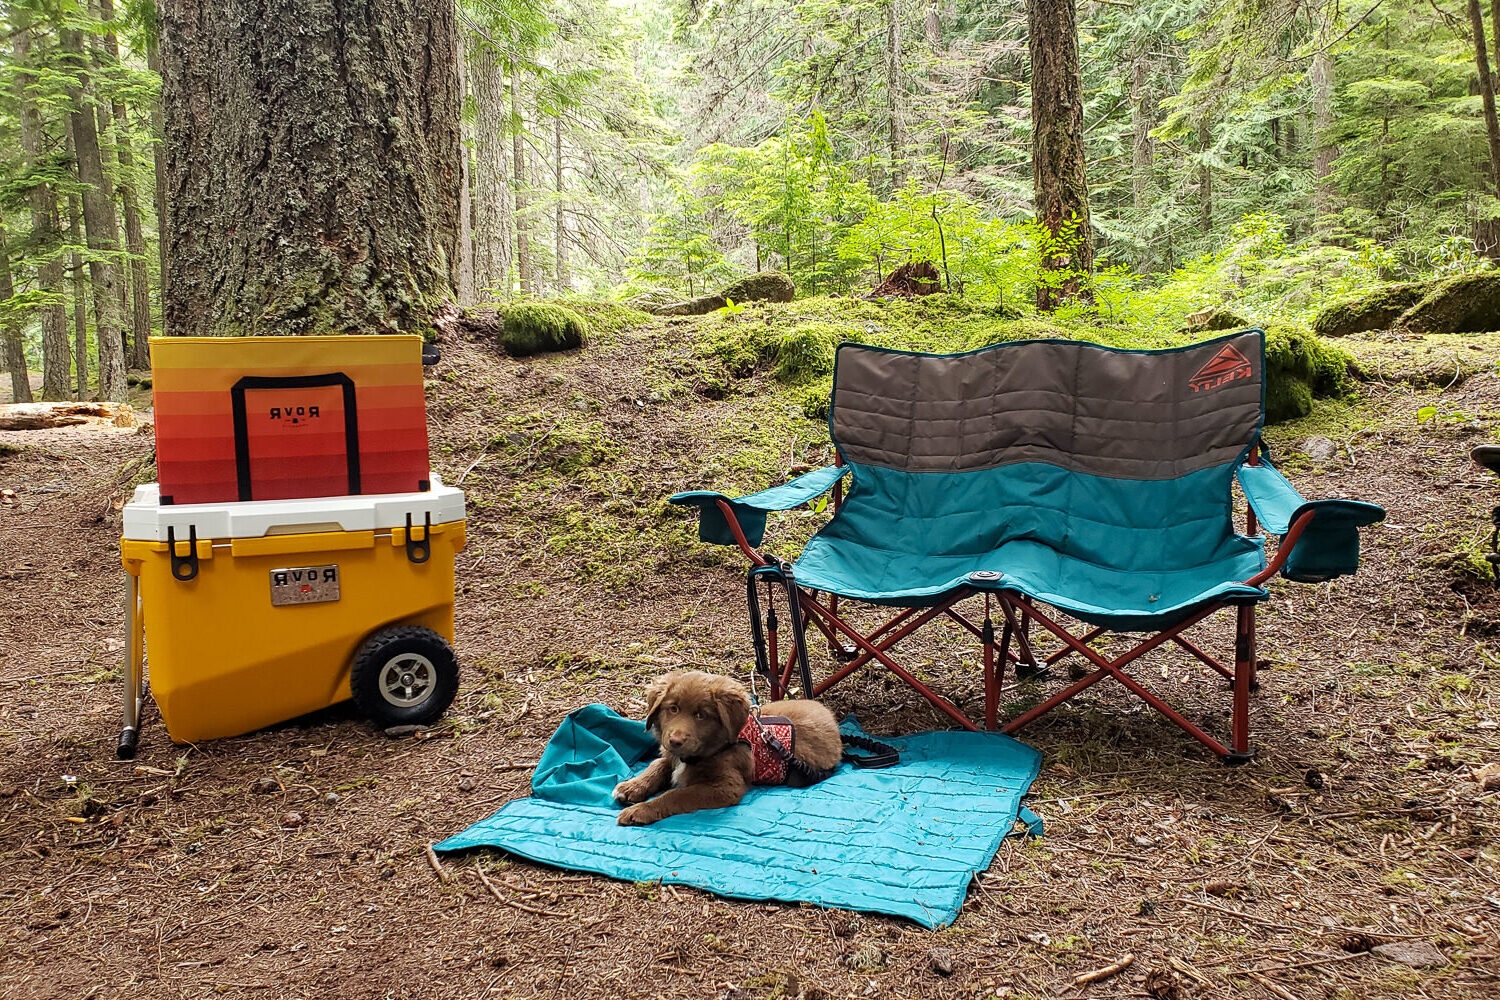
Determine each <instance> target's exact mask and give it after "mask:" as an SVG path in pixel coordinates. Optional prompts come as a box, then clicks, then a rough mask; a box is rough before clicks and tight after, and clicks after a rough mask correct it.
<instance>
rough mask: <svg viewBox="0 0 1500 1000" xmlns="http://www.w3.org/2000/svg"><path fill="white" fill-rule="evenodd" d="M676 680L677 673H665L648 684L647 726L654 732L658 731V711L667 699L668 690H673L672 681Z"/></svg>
mask: <svg viewBox="0 0 1500 1000" xmlns="http://www.w3.org/2000/svg"><path fill="white" fill-rule="evenodd" d="M676 680H677V675H676V674H663V675H662V676H660V677H658V678H657V679H656V680H654V681H652V682H651V683H650V684H648V685H647V686H646V728H647V729H649V730H651V731H652V732H653V733H654V732H656V713H657V712H660V711H661V703H662V702H664V701H666V700H667V692H668V691H671V690H672V683H673V682H674V681H676Z"/></svg>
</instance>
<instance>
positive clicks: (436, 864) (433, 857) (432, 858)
mask: <svg viewBox="0 0 1500 1000" xmlns="http://www.w3.org/2000/svg"><path fill="white" fill-rule="evenodd" d="M427 863H428V864H429V865H431V866H432V870H433V871H434V872H436V873H437V877H438V881H439V882H441V883H443V884H444V885H447V884H448V883H449V881H451V880H452V878H453V876H451V875H449V874H448V873H447V871H445V870H444V869H443V863H442V862H441V861H439V860H438V856H437V851H434V850H433V849H432V845H431V844H428V845H427Z"/></svg>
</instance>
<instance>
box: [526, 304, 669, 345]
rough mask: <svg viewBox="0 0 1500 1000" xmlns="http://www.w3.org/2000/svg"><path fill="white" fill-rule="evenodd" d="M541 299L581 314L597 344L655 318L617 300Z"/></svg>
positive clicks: (610, 340)
mask: <svg viewBox="0 0 1500 1000" xmlns="http://www.w3.org/2000/svg"><path fill="white" fill-rule="evenodd" d="M543 301H544V303H545V304H547V305H555V306H560V307H562V308H565V309H569V310H571V311H572V312H574V313H577V314H578V315H579V316H582V317H583V318H584V319H585V320H587V321H588V326H589V332H590V333H591V334H592V335H593V340H594V341H595V342H596V343H599V344H606V343H610V342H612V341H613V340H614V338H615V337H617V336H618V335H619V334H621V333H624V332H625V331H626V330H633V329H635V328H637V327H641V326H645V325H646V324H648V323H650V322H651V321H652V320H653V319H655V318H656V317H654V316H652V315H651V314H650V313H644V312H641V311H640V310H639V309H632V308H630V307H629V306H627V305H624V304H622V303H619V302H610V301H608V300H607V299H584V298H576V297H573V296H568V297H566V298H559V299H545V300H543Z"/></svg>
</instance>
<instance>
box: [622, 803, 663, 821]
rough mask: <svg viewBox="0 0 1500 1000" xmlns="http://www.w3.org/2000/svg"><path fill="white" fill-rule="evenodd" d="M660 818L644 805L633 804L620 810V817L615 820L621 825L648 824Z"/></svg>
mask: <svg viewBox="0 0 1500 1000" xmlns="http://www.w3.org/2000/svg"><path fill="white" fill-rule="evenodd" d="M659 819H661V817H660V816H657V815H654V814H653V812H652V811H651V809H650V808H648V807H647V806H646V805H644V804H642V805H634V806H630V807H629V808H626V809H621V810H620V818H619V819H618V820H616V822H617V823H619V824H620V825H621V826H649V825H650V824H652V823H655V822H656V821H657V820H659Z"/></svg>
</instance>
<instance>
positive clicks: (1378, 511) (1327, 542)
mask: <svg viewBox="0 0 1500 1000" xmlns="http://www.w3.org/2000/svg"><path fill="white" fill-rule="evenodd" d="M1237 475H1238V478H1239V481H1240V489H1242V490H1244V491H1245V499H1246V500H1247V501H1249V503H1250V509H1251V510H1253V511H1255V516H1256V518H1257V519H1258V520H1259V521H1260V523H1261V527H1263V528H1264V529H1265V530H1266V531H1267V532H1268V533H1270V534H1273V535H1277V536H1283V535H1285V534H1286V533H1287V531H1288V530H1289V529H1290V527H1291V526H1292V525H1293V524H1295V523H1296V521H1297V519H1298V518H1299V517H1301V516H1302V515H1303V514H1305V513H1308V512H1312V514H1313V518H1312V520H1311V521H1309V522H1308V524H1307V527H1306V529H1305V530H1304V531H1303V532H1302V535H1301V537H1300V538H1298V539H1297V540H1296V542H1295V544H1294V547H1293V548H1292V550H1291V551H1290V553H1288V555H1287V559H1286V562H1285V563H1284V564H1283V565H1282V567H1281V575H1282V576H1284V577H1286V578H1287V579H1288V580H1300V581H1302V582H1303V583H1318V582H1321V581H1323V580H1331V579H1333V578H1334V577H1336V576H1344V575H1346V574H1350V573H1353V572H1354V571H1355V570H1357V569H1358V568H1359V529H1360V528H1363V527H1365V526H1366V525H1369V524H1374V523H1375V522H1377V521H1382V520H1384V519H1385V508H1383V507H1380V506H1378V505H1376V504H1373V503H1365V502H1363V501H1360V500H1304V499H1303V498H1302V494H1300V493H1298V492H1297V488H1296V487H1295V486H1293V485H1292V484H1291V483H1289V482H1287V479H1286V477H1285V476H1283V475H1282V474H1281V473H1280V472H1278V471H1277V470H1276V467H1275V466H1273V465H1271V464H1270V463H1269V462H1267V461H1265V460H1264V459H1262V461H1261V464H1260V465H1242V466H1240V468H1239V470H1238V472H1237Z"/></svg>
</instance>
